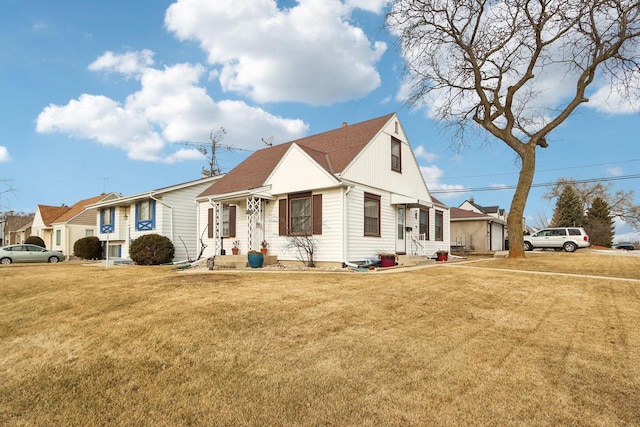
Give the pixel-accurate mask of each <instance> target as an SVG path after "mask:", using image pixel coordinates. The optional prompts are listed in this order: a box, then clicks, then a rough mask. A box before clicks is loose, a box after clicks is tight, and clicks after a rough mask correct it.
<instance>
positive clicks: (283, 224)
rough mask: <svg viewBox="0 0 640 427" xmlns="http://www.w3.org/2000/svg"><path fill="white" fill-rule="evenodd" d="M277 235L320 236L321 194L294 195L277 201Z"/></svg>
mask: <svg viewBox="0 0 640 427" xmlns="http://www.w3.org/2000/svg"><path fill="white" fill-rule="evenodd" d="M278 214H279V234H280V235H281V236H286V235H289V236H311V235H314V234H322V194H313V195H312V194H311V193H310V192H306V193H295V194H290V195H289V196H288V197H287V198H286V199H280V201H279V213H278Z"/></svg>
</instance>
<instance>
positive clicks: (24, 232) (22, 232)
mask: <svg viewBox="0 0 640 427" xmlns="http://www.w3.org/2000/svg"><path fill="white" fill-rule="evenodd" d="M33 217H34V214H13V213H8V214H6V215H5V217H4V218H3V219H2V222H3V225H4V226H3V230H2V236H1V237H2V246H6V245H15V244H18V243H24V241H25V240H26V239H27V238H28V237H29V236H31V224H32V222H33Z"/></svg>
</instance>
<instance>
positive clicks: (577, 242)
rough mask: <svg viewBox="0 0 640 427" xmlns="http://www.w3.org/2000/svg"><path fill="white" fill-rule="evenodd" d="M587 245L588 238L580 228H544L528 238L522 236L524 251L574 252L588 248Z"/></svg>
mask: <svg viewBox="0 0 640 427" xmlns="http://www.w3.org/2000/svg"><path fill="white" fill-rule="evenodd" d="M589 245H590V243H589V236H588V235H587V233H586V232H585V231H584V228H581V227H556V228H545V229H543V230H540V231H538V232H537V233H533V234H532V235H530V236H524V250H525V251H532V250H534V249H536V248H549V249H555V250H557V251H561V250H563V249H564V250H565V251H567V252H575V250H576V249H578V248H588V247H589Z"/></svg>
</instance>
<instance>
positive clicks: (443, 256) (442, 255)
mask: <svg viewBox="0 0 640 427" xmlns="http://www.w3.org/2000/svg"><path fill="white" fill-rule="evenodd" d="M448 259H449V252H436V261H447V260H448Z"/></svg>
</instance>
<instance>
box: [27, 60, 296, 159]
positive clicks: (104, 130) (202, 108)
mask: <svg viewBox="0 0 640 427" xmlns="http://www.w3.org/2000/svg"><path fill="white" fill-rule="evenodd" d="M151 55H152V54H151ZM151 55H147V54H144V55H142V57H145V56H147V57H150V56H151ZM125 56H129V54H126V55H123V57H122V58H121V57H118V55H115V56H110V58H111V59H110V61H109V63H110V64H112V65H113V68H114V69H120V70H127V72H124V74H126V75H135V77H136V78H137V79H139V81H140V85H141V87H140V90H139V91H137V92H135V93H133V94H131V95H129V96H128V97H127V98H126V100H125V102H124V103H120V102H117V101H115V100H113V99H110V98H108V97H106V96H100V95H89V94H83V95H81V96H80V97H79V98H78V99H74V100H71V101H69V103H68V104H67V105H62V106H61V105H53V104H52V105H49V106H48V107H46V108H45V109H44V110H43V111H42V112H41V113H40V114H39V116H38V118H37V122H36V130H37V131H38V132H41V133H53V132H57V133H63V134H67V135H69V136H72V137H76V138H80V139H90V140H94V141H97V142H98V143H100V144H103V145H107V146H112V147H116V148H118V149H121V150H123V151H125V152H127V155H128V156H129V157H130V158H132V159H136V160H145V161H162V162H169V163H172V162H176V161H183V160H187V159H193V158H198V155H197V151H196V150H185V149H179V150H178V151H176V152H174V153H168V154H167V151H171V143H180V142H186V141H195V142H206V141H207V137H208V135H209V133H210V132H211V131H212V130H215V129H218V128H219V127H220V126H224V127H225V128H226V129H227V131H228V134H227V137H226V138H225V142H228V144H229V145H232V146H234V147H236V148H244V149H256V148H262V147H263V146H264V144H262V142H261V141H260V138H261V137H267V136H274V141H275V142H276V143H278V142H285V141H288V140H291V139H295V138H298V137H300V136H303V135H304V134H305V133H306V132H307V130H308V126H307V125H306V124H305V123H304V122H303V121H302V120H296V119H286V118H282V117H278V116H274V115H272V114H269V113H268V112H266V111H264V110H262V109H260V108H256V107H252V106H249V105H247V104H245V103H244V102H241V101H229V100H221V101H218V102H216V101H215V100H213V99H212V98H211V97H210V96H209V95H208V94H207V92H206V90H205V88H204V87H202V86H200V80H201V78H202V77H203V75H205V74H206V70H205V69H204V68H203V67H202V66H200V65H192V64H177V65H173V66H167V67H164V68H163V69H154V68H150V67H140V68H138V69H137V71H135V72H134V71H133V70H134V69H135V67H128V68H121V67H120V66H119V64H123V63H125V62H127V60H126V59H125V58H124V57H125ZM133 57H141V56H139V55H136V54H134V55H133ZM102 58H104V55H103V56H102ZM105 64H106V62H105ZM107 68H109V66H108V65H105V67H101V68H100V69H107ZM136 73H137V74H136Z"/></svg>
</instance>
